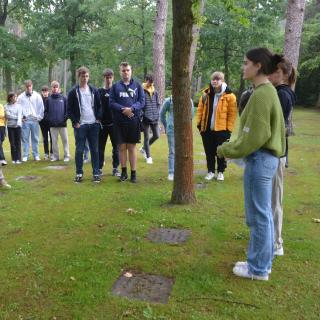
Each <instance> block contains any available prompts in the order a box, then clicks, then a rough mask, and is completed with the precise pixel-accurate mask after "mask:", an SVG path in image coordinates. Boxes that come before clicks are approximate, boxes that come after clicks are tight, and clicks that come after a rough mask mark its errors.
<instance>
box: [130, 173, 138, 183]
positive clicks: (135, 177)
mask: <svg viewBox="0 0 320 320" xmlns="http://www.w3.org/2000/svg"><path fill="white" fill-rule="evenodd" d="M130 182H131V183H137V176H136V175H131V177H130Z"/></svg>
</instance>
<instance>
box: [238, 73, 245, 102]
mask: <svg viewBox="0 0 320 320" xmlns="http://www.w3.org/2000/svg"><path fill="white" fill-rule="evenodd" d="M244 90H245V81H244V79H243V73H242V72H240V86H239V91H238V97H237V101H240V97H241V95H242V92H243V91H244Z"/></svg>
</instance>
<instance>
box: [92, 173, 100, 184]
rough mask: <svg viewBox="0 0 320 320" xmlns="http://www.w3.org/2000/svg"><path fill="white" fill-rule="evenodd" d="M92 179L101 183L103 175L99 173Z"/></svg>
mask: <svg viewBox="0 0 320 320" xmlns="http://www.w3.org/2000/svg"><path fill="white" fill-rule="evenodd" d="M92 181H93V182H95V183H100V182H101V177H100V176H99V175H94V176H93V178H92Z"/></svg>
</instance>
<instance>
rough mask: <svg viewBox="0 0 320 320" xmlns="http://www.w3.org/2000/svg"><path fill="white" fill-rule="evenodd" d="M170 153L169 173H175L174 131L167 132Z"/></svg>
mask: <svg viewBox="0 0 320 320" xmlns="http://www.w3.org/2000/svg"><path fill="white" fill-rule="evenodd" d="M167 139H168V147H169V155H168V173H169V174H174V133H173V132H172V133H167Z"/></svg>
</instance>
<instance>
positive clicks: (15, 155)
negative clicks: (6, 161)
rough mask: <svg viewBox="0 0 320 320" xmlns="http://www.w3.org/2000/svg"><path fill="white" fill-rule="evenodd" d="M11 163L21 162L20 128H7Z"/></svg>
mask: <svg viewBox="0 0 320 320" xmlns="http://www.w3.org/2000/svg"><path fill="white" fill-rule="evenodd" d="M8 137H9V142H10V148H11V159H12V161H18V160H19V161H21V128H20V127H17V128H8Z"/></svg>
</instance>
